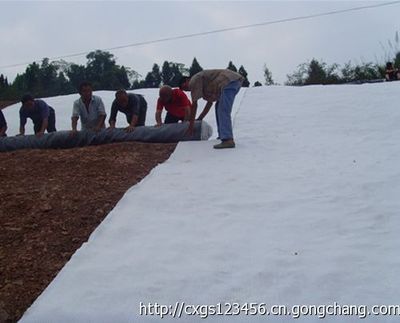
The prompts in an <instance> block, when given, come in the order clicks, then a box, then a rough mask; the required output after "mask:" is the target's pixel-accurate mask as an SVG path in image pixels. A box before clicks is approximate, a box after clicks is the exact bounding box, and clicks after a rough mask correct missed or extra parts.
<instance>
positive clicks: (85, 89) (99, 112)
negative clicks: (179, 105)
mask: <svg viewBox="0 0 400 323" xmlns="http://www.w3.org/2000/svg"><path fill="white" fill-rule="evenodd" d="M79 94H80V95H81V97H80V99H78V100H76V101H75V102H74V107H73V109H72V118H71V119H72V133H76V132H77V125H78V119H81V130H85V131H88V130H91V131H96V132H98V131H100V130H101V129H103V128H105V124H104V120H105V119H106V111H105V108H104V103H103V100H102V99H101V98H100V97H99V96H96V95H93V88H92V84H90V83H89V82H83V83H81V84H80V85H79Z"/></svg>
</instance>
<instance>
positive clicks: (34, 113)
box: [19, 94, 57, 137]
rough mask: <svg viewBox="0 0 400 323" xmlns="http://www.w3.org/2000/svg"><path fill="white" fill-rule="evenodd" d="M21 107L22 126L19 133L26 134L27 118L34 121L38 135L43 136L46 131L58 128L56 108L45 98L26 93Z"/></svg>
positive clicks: (34, 128) (34, 127)
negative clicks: (45, 100) (36, 97)
mask: <svg viewBox="0 0 400 323" xmlns="http://www.w3.org/2000/svg"><path fill="white" fill-rule="evenodd" d="M21 103H22V106H21V109H20V110H19V119H20V128H19V134H20V135H21V136H23V135H25V125H26V121H27V118H30V119H31V120H32V122H33V130H34V132H35V134H36V136H38V137H41V136H43V134H44V132H45V131H46V130H47V132H54V131H57V130H56V114H55V112H54V109H53V108H52V107H50V106H49V105H48V104H47V103H46V102H44V101H43V100H35V99H34V98H33V97H32V96H31V95H30V94H25V95H24V96H23V97H22V99H21Z"/></svg>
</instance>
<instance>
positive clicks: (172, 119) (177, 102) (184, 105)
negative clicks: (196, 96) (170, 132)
mask: <svg viewBox="0 0 400 323" xmlns="http://www.w3.org/2000/svg"><path fill="white" fill-rule="evenodd" d="M191 106H192V104H191V103H190V101H189V99H188V97H187V96H186V94H185V92H183V91H182V90H180V89H173V88H171V87H170V86H168V85H164V86H163V87H162V88H161V89H160V97H159V98H158V101H157V110H156V122H157V125H156V126H161V124H162V122H161V113H162V110H163V108H165V110H167V115H166V116H165V120H164V123H177V122H178V121H188V120H189V118H190V107H191Z"/></svg>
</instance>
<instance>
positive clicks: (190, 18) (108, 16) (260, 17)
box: [0, 1, 400, 83]
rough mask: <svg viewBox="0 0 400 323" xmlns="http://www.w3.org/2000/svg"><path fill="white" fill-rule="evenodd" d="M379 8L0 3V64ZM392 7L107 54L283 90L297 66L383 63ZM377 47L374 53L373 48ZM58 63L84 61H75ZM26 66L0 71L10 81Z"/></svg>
mask: <svg viewBox="0 0 400 323" xmlns="http://www.w3.org/2000/svg"><path fill="white" fill-rule="evenodd" d="M382 2H383V1H290V2H289V1H257V2H254V1H241V2H239V1H212V2H206V1H196V2H189V1H180V2H171V1H162V2H155V1H141V2H138V1H130V2H117V1H109V2H17V1H12V2H11V1H10V2H0V16H1V19H0V48H1V53H0V66H4V65H11V64H16V63H25V62H31V61H33V60H36V59H41V58H43V57H55V56H61V55H66V54H73V53H76V52H82V51H90V50H94V49H104V48H108V47H114V46H120V45H125V44H131V43H136V42H141V41H148V40H153V39H159V38H164V37H170V36H178V35H183V34H190V33H197V32H202V31H209V30H214V29H220V28H227V27H233V26H237V25H247V24H254V23H261V22H266V21H273V20H279V19H285V18H291V17H297V16H303V15H309V14H315V13H321V12H326V11H332V10H340V9H346V8H352V7H358V6H364V5H371V4H376V3H382ZM399 12H400V4H397V5H393V6H387V7H381V8H375V9H367V10H363V11H358V12H350V13H344V14H340V15H334V16H327V17H319V18H314V19H310V20H303V21H293V22H285V23H281V24H276V25H269V26H262V27H257V28H249V29H244V30H238V31H230V32H226V33H220V34H212V35H207V36H200V37H195V38H191V39H182V40H174V41H170V42H165V43H158V44H151V45H146V46H141V47H131V48H125V49H120V50H113V51H112V53H113V54H114V55H115V56H116V58H117V62H118V63H119V64H121V65H122V64H123V65H125V66H129V67H131V68H133V69H134V70H136V71H138V72H139V73H140V74H142V75H143V76H144V75H145V74H146V73H147V72H148V71H149V70H150V69H151V67H152V65H153V63H158V64H162V63H163V61H164V60H169V61H174V62H180V63H184V64H186V65H190V64H191V62H192V59H193V57H194V56H195V57H197V59H198V61H199V62H200V64H201V65H202V66H203V68H225V67H226V66H227V64H228V62H229V60H232V61H233V62H234V64H235V65H236V66H237V67H239V66H240V65H244V67H245V68H246V69H247V71H248V73H249V79H250V81H251V82H252V83H253V82H254V81H256V80H260V81H262V80H263V66H264V64H267V66H268V67H269V69H270V70H271V72H272V75H273V78H274V79H275V80H277V81H278V82H281V83H283V82H284V81H285V80H286V74H288V73H292V72H293V71H294V70H295V69H296V67H297V65H299V64H300V63H303V62H305V61H308V60H310V59H311V58H313V57H315V58H317V59H323V60H324V61H326V62H327V63H335V62H336V63H340V64H342V63H345V62H347V61H349V60H352V61H353V62H355V63H359V62H361V61H364V62H366V61H372V62H376V61H377V60H378V61H379V62H384V61H385V59H386V57H385V56H386V54H387V53H390V48H389V45H388V41H389V40H391V41H392V42H394V36H395V32H396V31H399V30H400V18H399ZM382 44H383V47H384V48H382ZM66 60H67V61H71V62H76V63H85V62H86V59H85V57H84V56H81V57H74V58H67V59H66ZM25 67H26V66H20V67H16V68H0V73H3V74H5V75H6V76H8V77H9V78H10V79H13V78H14V77H15V75H16V73H18V72H23V71H24V69H25Z"/></svg>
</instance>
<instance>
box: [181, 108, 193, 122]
mask: <svg viewBox="0 0 400 323" xmlns="http://www.w3.org/2000/svg"><path fill="white" fill-rule="evenodd" d="M190 111H191V109H190V106H189V105H188V106H187V107H185V117H184V119H183V120H184V121H189V120H190V114H191V112H190Z"/></svg>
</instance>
